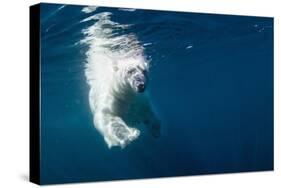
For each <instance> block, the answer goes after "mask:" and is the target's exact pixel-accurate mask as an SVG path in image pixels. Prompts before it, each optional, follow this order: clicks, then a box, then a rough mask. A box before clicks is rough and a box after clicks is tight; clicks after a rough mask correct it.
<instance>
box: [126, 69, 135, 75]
mask: <svg viewBox="0 0 281 188" xmlns="http://www.w3.org/2000/svg"><path fill="white" fill-rule="evenodd" d="M135 72H136V69H134V68H133V69H129V70H128V74H133V73H135Z"/></svg>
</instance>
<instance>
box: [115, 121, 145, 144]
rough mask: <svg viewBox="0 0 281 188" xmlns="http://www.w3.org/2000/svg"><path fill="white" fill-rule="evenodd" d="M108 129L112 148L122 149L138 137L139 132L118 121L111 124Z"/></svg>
mask: <svg viewBox="0 0 281 188" xmlns="http://www.w3.org/2000/svg"><path fill="white" fill-rule="evenodd" d="M110 127H111V134H112V140H113V143H112V145H113V146H114V145H115V146H121V147H122V148H124V147H125V146H126V145H128V144H129V143H130V142H131V141H133V140H135V139H136V138H137V137H138V136H139V135H140V131H139V130H138V129H136V128H131V127H128V126H127V125H126V124H125V123H123V122H120V121H114V122H112V124H111V126H110Z"/></svg>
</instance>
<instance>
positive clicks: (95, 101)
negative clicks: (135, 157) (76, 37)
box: [81, 12, 160, 148]
mask: <svg viewBox="0 0 281 188" xmlns="http://www.w3.org/2000/svg"><path fill="white" fill-rule="evenodd" d="M110 15H111V13H109V12H103V13H99V14H96V15H93V16H90V17H89V18H86V19H84V20H82V22H85V21H90V20H96V22H95V23H94V24H93V25H92V26H90V27H89V28H87V29H85V30H83V33H84V34H85V36H86V37H85V38H84V39H83V40H82V41H81V42H82V43H85V44H87V45H88V47H89V49H88V51H87V54H86V55H87V63H86V67H85V75H86V78H87V82H88V84H89V86H90V92H89V103H90V108H91V110H92V113H93V116H94V122H93V123H94V125H95V127H96V128H97V130H98V131H99V132H100V133H101V135H102V136H103V137H104V140H105V141H106V143H107V145H108V147H109V148H111V147H112V146H120V147H122V148H124V147H125V146H126V145H127V144H128V143H130V142H131V141H133V140H135V139H136V138H138V136H139V135H140V131H139V130H138V129H137V128H133V127H131V125H136V124H138V123H144V124H146V125H147V127H148V128H149V129H150V130H151V131H152V133H153V134H158V133H159V131H160V124H159V121H158V119H157V118H156V116H155V115H154V113H153V110H152V109H151V106H150V103H149V101H148V98H147V96H146V94H143V93H142V94H139V93H136V92H134V91H133V90H132V88H131V87H129V85H128V81H127V79H126V78H127V75H126V74H127V69H128V68H129V67H136V66H139V67H141V68H142V69H144V70H147V71H148V69H149V65H148V61H147V60H146V58H145V57H144V55H143V47H142V46H141V45H140V44H139V42H138V40H137V39H136V37H135V36H134V35H133V34H123V35H116V34H115V32H116V31H117V30H118V29H119V30H120V29H126V28H127V27H128V26H127V25H120V24H118V23H116V22H112V21H111V20H110V19H109V18H110ZM129 124H130V126H129Z"/></svg>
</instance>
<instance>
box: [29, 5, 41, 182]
mask: <svg viewBox="0 0 281 188" xmlns="http://www.w3.org/2000/svg"><path fill="white" fill-rule="evenodd" d="M29 61H30V62H29V63H30V64H29V71H30V72H29V92H30V93H29V122H30V123H29V181H30V182H33V183H36V184H40V4H36V5H33V6H30V7H29Z"/></svg>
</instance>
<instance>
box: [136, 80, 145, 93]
mask: <svg viewBox="0 0 281 188" xmlns="http://www.w3.org/2000/svg"><path fill="white" fill-rule="evenodd" d="M144 91H145V84H144V83H143V82H141V83H138V84H137V92H138V93H142V92H144Z"/></svg>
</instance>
